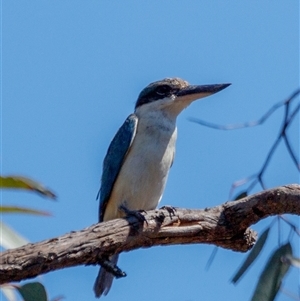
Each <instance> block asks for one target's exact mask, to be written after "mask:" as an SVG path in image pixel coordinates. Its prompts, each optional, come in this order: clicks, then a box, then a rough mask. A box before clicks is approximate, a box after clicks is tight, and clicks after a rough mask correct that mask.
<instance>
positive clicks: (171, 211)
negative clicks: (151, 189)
mask: <svg viewBox="0 0 300 301" xmlns="http://www.w3.org/2000/svg"><path fill="white" fill-rule="evenodd" d="M160 209H164V210H167V211H168V212H169V215H170V217H172V215H173V216H175V212H176V211H177V210H176V208H175V207H173V206H169V205H166V206H163V207H161V208H160Z"/></svg>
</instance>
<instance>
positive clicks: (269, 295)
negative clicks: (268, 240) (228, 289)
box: [251, 243, 292, 301]
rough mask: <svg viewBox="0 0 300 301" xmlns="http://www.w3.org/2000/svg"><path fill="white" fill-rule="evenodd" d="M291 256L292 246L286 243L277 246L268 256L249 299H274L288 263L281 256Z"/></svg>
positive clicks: (267, 300)
mask: <svg viewBox="0 0 300 301" xmlns="http://www.w3.org/2000/svg"><path fill="white" fill-rule="evenodd" d="M288 256H292V247H291V244H290V243H287V244H285V245H283V246H281V247H279V248H278V249H277V250H276V251H275V252H274V253H273V255H272V256H271V257H270V259H269V261H268V263H267V265H266V266H265V269H264V270H263V272H262V274H261V275H260V278H259V280H258V284H257V286H256V289H255V292H254V294H253V297H252V299H251V301H261V300H264V301H272V300H274V299H275V297H276V295H277V293H278V291H279V289H280V286H281V282H282V279H283V277H284V276H285V274H286V273H287V271H288V269H289V267H290V265H289V264H287V263H285V262H283V260H282V258H285V257H288Z"/></svg>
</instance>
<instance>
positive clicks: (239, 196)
mask: <svg viewBox="0 0 300 301" xmlns="http://www.w3.org/2000/svg"><path fill="white" fill-rule="evenodd" d="M247 195H248V193H247V191H243V192H241V193H240V194H238V195H237V196H236V197H235V199H234V200H235V201H237V200H240V199H243V198H245V197H246V196H247Z"/></svg>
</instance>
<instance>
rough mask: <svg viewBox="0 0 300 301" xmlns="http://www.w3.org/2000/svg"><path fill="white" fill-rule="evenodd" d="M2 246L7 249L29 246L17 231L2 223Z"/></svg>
mask: <svg viewBox="0 0 300 301" xmlns="http://www.w3.org/2000/svg"><path fill="white" fill-rule="evenodd" d="M0 233H1V246H2V247H3V248H5V249H13V248H18V247H20V246H23V245H26V244H28V242H29V241H28V240H27V239H25V238H24V237H22V236H21V235H20V234H19V233H17V232H16V231H15V230H13V229H11V228H10V227H8V226H7V225H6V224H4V223H3V222H1V221H0Z"/></svg>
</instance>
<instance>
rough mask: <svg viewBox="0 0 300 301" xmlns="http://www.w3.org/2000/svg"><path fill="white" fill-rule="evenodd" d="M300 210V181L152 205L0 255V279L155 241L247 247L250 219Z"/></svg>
mask: <svg viewBox="0 0 300 301" xmlns="http://www.w3.org/2000/svg"><path fill="white" fill-rule="evenodd" d="M284 213H289V214H296V215H300V185H298V184H293V185H286V186H281V187H277V188H273V189H270V190H265V191H262V192H260V193H257V194H254V195H251V196H248V197H246V198H243V199H241V200H238V201H231V202H226V203H224V204H222V205H219V206H216V207H213V208H206V209H203V210H199V209H197V210H192V209H179V208H176V210H175V211H174V212H172V211H170V210H168V209H160V210H152V211H148V212H146V213H145V214H144V216H145V220H146V222H144V223H143V224H142V223H141V222H140V221H139V220H138V219H137V218H136V217H134V216H130V217H127V218H124V219H116V220H112V221H109V222H105V223H99V224H95V225H92V226H90V227H88V228H86V229H83V230H80V231H74V232H70V233H68V234H65V235H63V236H60V237H56V238H52V239H49V240H45V241H41V242H38V243H34V244H27V245H25V246H22V247H20V248H16V249H11V250H7V251H5V252H3V253H2V254H1V256H0V284H3V283H6V282H11V281H20V280H24V279H28V278H32V277H35V276H37V275H40V274H43V273H47V272H50V271H54V270H58V269H62V268H66V267H71V266H77V265H83V264H84V265H91V264H98V263H99V261H101V259H103V257H105V256H107V255H110V254H114V253H121V252H124V251H131V250H134V249H138V248H145V247H152V246H158V245H160V246H161V245H164V246H166V245H175V244H195V243H207V244H214V245H216V246H219V247H223V248H226V249H231V250H234V251H240V252H246V251H247V250H249V249H250V248H251V247H252V246H253V245H254V243H255V241H256V237H257V234H256V232H255V231H253V230H251V229H249V228H248V227H249V226H250V225H253V224H255V223H257V222H258V221H260V220H262V219H264V218H266V217H268V216H272V215H278V214H284Z"/></svg>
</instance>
